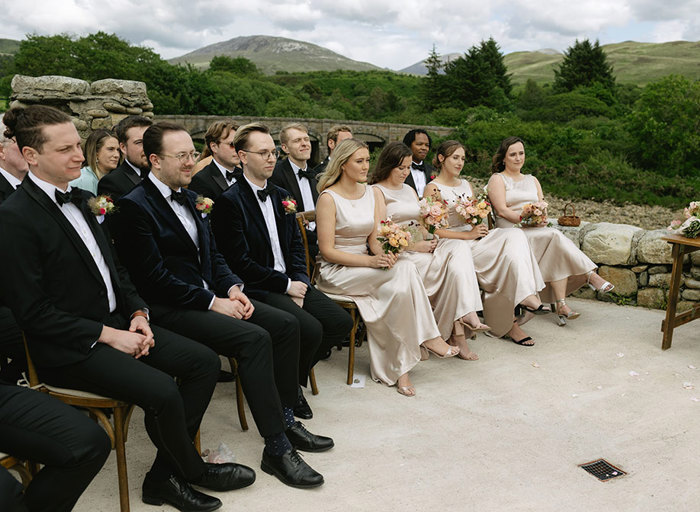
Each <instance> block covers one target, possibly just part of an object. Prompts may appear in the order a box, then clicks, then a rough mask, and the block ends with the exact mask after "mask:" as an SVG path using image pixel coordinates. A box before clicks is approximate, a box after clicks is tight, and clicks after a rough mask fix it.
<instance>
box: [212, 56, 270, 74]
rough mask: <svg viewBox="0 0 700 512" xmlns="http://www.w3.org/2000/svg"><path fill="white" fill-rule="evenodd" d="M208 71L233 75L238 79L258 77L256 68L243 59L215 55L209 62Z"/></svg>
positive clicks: (250, 62) (258, 72) (252, 63)
mask: <svg viewBox="0 0 700 512" xmlns="http://www.w3.org/2000/svg"><path fill="white" fill-rule="evenodd" d="M209 71H212V72H214V71H225V72H228V73H233V74H234V75H236V76H238V77H244V76H259V75H260V71H259V70H258V67H257V66H256V65H255V63H254V62H252V61H251V60H249V59H246V58H245V57H235V58H232V57H228V56H226V55H216V56H215V57H213V58H212V59H211V61H210V62H209Z"/></svg>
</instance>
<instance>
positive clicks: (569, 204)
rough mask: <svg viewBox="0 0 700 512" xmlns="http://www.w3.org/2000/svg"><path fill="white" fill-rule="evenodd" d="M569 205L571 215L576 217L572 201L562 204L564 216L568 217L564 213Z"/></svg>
mask: <svg viewBox="0 0 700 512" xmlns="http://www.w3.org/2000/svg"><path fill="white" fill-rule="evenodd" d="M569 206H571V215H570V216H571V217H576V208H575V207H574V203H566V204H565V205H564V216H565V217H569V215H567V214H566V209H567V208H568V207H569Z"/></svg>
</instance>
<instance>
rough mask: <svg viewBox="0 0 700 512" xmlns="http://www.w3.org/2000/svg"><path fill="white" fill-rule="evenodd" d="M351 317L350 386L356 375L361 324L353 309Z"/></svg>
mask: <svg viewBox="0 0 700 512" xmlns="http://www.w3.org/2000/svg"><path fill="white" fill-rule="evenodd" d="M350 316H351V317H352V329H351V330H350V347H349V349H350V350H349V351H348V382H347V384H348V386H349V385H350V384H352V378H353V376H354V375H355V334H356V333H357V324H358V323H359V316H358V314H357V311H355V310H354V309H351V310H350Z"/></svg>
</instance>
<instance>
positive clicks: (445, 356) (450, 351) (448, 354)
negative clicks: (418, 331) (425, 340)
mask: <svg viewBox="0 0 700 512" xmlns="http://www.w3.org/2000/svg"><path fill="white" fill-rule="evenodd" d="M446 345H447V346H448V349H447V352H445V353H444V354H442V355H441V354H438V353H437V352H436V351H435V350H433V349H432V348H430V347H425V349H426V350H427V351H428V352H431V353H433V354H435V355H436V356H437V357H439V358H440V359H448V358H450V357H454V356H456V355H458V354H459V347H453V346H452V345H448V344H447V343H446ZM422 346H423V345H421V347H422Z"/></svg>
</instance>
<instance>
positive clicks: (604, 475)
mask: <svg viewBox="0 0 700 512" xmlns="http://www.w3.org/2000/svg"><path fill="white" fill-rule="evenodd" d="M578 467H580V468H583V469H584V470H586V471H588V472H589V473H590V474H591V475H593V476H594V477H596V478H597V479H598V480H600V481H603V482H604V481H605V480H610V479H611V478H617V477H618V476H623V475H626V474H627V473H625V472H624V471H622V470H621V469H620V468H618V467H615V466H613V465H612V464H610V463H609V462H608V461H607V460H605V459H598V460H594V461H591V462H586V463H585V464H579V465H578Z"/></svg>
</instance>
